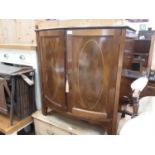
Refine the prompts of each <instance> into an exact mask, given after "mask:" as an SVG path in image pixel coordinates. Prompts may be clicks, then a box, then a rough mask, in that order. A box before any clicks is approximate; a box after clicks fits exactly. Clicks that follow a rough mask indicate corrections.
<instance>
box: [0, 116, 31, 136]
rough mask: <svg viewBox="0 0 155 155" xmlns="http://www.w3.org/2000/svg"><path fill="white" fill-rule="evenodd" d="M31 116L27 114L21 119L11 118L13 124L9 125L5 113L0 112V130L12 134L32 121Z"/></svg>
mask: <svg viewBox="0 0 155 155" xmlns="http://www.w3.org/2000/svg"><path fill="white" fill-rule="evenodd" d="M32 120H33V119H32V117H31V116H29V117H27V118H25V119H23V120H20V121H19V120H17V119H16V118H14V119H13V125H12V126H10V124H9V123H10V122H9V118H8V117H7V116H5V115H2V114H0V132H2V133H3V134H13V133H15V132H17V131H19V130H20V129H21V128H23V127H24V126H26V125H27V124H29V123H31V122H32Z"/></svg>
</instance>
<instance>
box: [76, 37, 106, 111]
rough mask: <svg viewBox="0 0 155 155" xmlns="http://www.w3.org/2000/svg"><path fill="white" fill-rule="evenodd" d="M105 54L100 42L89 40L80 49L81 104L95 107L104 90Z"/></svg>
mask: <svg viewBox="0 0 155 155" xmlns="http://www.w3.org/2000/svg"><path fill="white" fill-rule="evenodd" d="M103 76H104V75H103V54H102V50H101V48H100V46H99V44H98V43H97V42H96V41H94V40H89V41H87V42H86V43H85V44H84V46H83V48H82V49H81V51H80V56H79V73H78V83H79V91H80V97H81V106H83V107H88V108H89V109H93V108H95V107H96V106H97V104H98V101H99V99H100V98H101V94H102V91H103Z"/></svg>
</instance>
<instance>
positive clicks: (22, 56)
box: [0, 49, 36, 66]
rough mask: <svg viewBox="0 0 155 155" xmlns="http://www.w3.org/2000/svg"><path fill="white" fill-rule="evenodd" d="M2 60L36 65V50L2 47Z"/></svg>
mask: <svg viewBox="0 0 155 155" xmlns="http://www.w3.org/2000/svg"><path fill="white" fill-rule="evenodd" d="M34 61H35V62H34ZM0 62H6V63H14V64H19V65H30V66H34V64H36V52H35V51H33V50H31V51H26V50H16V49H0Z"/></svg>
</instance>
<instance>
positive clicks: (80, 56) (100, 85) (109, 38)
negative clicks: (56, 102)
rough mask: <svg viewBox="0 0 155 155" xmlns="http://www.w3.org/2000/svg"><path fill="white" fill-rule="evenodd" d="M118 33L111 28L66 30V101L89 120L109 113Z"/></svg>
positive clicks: (111, 112)
mask: <svg viewBox="0 0 155 155" xmlns="http://www.w3.org/2000/svg"><path fill="white" fill-rule="evenodd" d="M116 35H118V36H117V37H115V36H116ZM120 36H121V33H120V31H119V33H118V34H116V33H115V30H113V29H109V30H102V29H101V30H100V29H95V30H94V29H93V30H91V29H90V30H72V31H69V30H68V31H67V48H68V50H67V51H68V54H67V61H68V65H67V66H68V68H67V72H68V82H69V92H68V102H69V104H68V105H70V107H69V109H70V111H71V112H72V113H73V115H77V116H79V117H83V118H88V119H91V120H103V119H106V118H111V117H112V115H113V109H114V106H115V105H114V104H115V103H116V100H115V95H116V93H115V91H116V81H117V73H118V59H119V50H120ZM116 111H117V110H116Z"/></svg>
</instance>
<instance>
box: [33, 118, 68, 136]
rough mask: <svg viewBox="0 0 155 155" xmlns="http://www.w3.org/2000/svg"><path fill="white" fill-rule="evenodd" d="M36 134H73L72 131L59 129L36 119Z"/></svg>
mask: <svg viewBox="0 0 155 155" xmlns="http://www.w3.org/2000/svg"><path fill="white" fill-rule="evenodd" d="M34 124H35V132H36V135H71V133H69V132H67V131H64V130H62V129H59V128H57V127H55V126H53V125H51V124H47V123H46V122H42V121H40V120H37V119H34Z"/></svg>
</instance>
